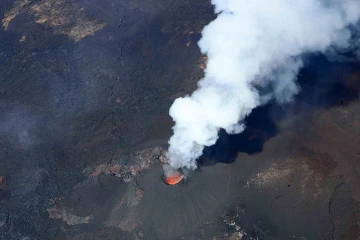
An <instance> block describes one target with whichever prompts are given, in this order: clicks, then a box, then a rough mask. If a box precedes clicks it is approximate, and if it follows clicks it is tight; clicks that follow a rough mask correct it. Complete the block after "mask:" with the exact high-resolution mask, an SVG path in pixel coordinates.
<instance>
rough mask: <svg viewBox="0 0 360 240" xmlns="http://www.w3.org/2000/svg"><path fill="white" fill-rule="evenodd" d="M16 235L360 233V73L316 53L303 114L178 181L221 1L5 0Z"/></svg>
mask: <svg viewBox="0 0 360 240" xmlns="http://www.w3.org/2000/svg"><path fill="white" fill-rule="evenodd" d="M0 16H1V17H2V22H1V24H2V28H1V29H0V44H1V46H0V93H1V94H0V112H1V114H0V239H6V240H12V239H16V240H18V239H21V240H26V239H41V240H43V239H44V240H45V239H54V240H55V239H59V240H60V239H69V240H70V239H73V240H75V239H76V240H82V239H84V240H90V239H96V240H98V239H104V240H105V239H109V240H110V239H126V240H128V239H150V240H151V239H154V240H155V239H156V240H159V239H214V240H215V239H216V240H220V239H224V240H225V239H231V240H235V239H326V240H328V239H349V240H354V239H358V238H360V234H359V233H360V229H359V228H360V226H359V219H360V216H359V210H360V205H359V201H360V190H359V187H358V186H359V184H360V175H359V172H360V151H359V150H358V146H359V144H360V137H359V136H360V100H359V98H358V96H359V92H360V72H359V63H357V62H356V61H348V60H347V61H342V62H336V63H330V62H328V61H327V60H326V59H323V58H322V57H320V56H314V57H313V58H309V60H308V62H307V67H306V68H305V69H304V70H303V71H302V72H301V74H300V76H299V83H300V85H301V88H302V92H301V93H300V95H299V96H298V97H297V98H296V100H295V101H294V103H292V104H290V105H288V106H278V105H277V104H275V103H270V104H269V105H267V106H264V107H262V108H259V109H257V110H255V111H254V112H253V113H252V114H251V115H250V116H249V117H248V118H247V126H248V128H247V130H246V131H245V132H243V133H242V134H239V135H235V136H229V135H226V134H225V133H221V134H220V137H219V140H218V143H217V144H216V145H215V146H213V147H210V148H207V149H205V151H204V155H203V156H202V157H201V158H200V159H199V168H198V169H197V170H195V171H190V172H187V173H186V178H185V179H184V180H183V181H182V182H181V183H180V184H178V185H175V186H168V185H166V184H164V182H163V181H162V174H163V171H162V164H163V163H165V162H166V161H167V160H166V157H165V151H166V148H167V140H168V138H169V137H170V135H171V127H172V125H173V123H172V121H171V119H170V117H169V116H168V109H169V107H170V105H171V103H172V101H173V100H174V99H175V98H177V97H179V96H183V95H185V94H188V93H190V92H192V91H193V90H194V89H195V88H196V83H197V81H198V80H199V79H200V78H201V76H202V74H203V69H204V64H205V61H206V57H204V56H202V55H201V54H200V52H199V50H198V47H197V45H196V43H197V41H198V39H199V38H200V32H201V29H202V28H203V27H204V26H205V25H206V24H208V23H209V22H210V21H211V20H212V19H214V17H215V16H214V15H213V9H212V7H211V4H210V2H209V1H203V0H196V1H186V0H185V1H173V0H164V1H154V0H142V1H140V0H131V1H122V0H115V1H114V0H108V1H98V0H90V1H67V0H55V1H48V0H33V1H30V0H20V1H18V0H4V1H3V2H2V4H1V6H0Z"/></svg>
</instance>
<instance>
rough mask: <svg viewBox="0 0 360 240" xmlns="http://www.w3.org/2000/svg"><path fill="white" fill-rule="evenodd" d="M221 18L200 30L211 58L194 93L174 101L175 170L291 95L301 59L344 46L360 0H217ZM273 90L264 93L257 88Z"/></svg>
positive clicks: (172, 156) (193, 164) (204, 50)
mask: <svg viewBox="0 0 360 240" xmlns="http://www.w3.org/2000/svg"><path fill="white" fill-rule="evenodd" d="M212 4H213V5H214V6H215V13H217V18H216V19H215V20H214V21H212V22H211V23H210V24H209V25H207V26H206V27H205V28H204V29H203V31H202V38H201V39H200V41H199V43H198V45H199V47H200V49H201V52H202V53H203V54H206V55H207V56H208V61H207V67H206V70H205V76H204V78H203V79H201V80H200V82H199V83H198V89H197V90H196V91H195V92H194V93H193V94H192V95H191V96H185V97H183V98H178V99H176V100H175V102H174V103H173V105H172V106H171V108H170V115H171V117H172V118H173V120H174V121H175V126H174V127H173V131H174V134H173V136H172V137H171V138H170V140H169V144H170V146H169V151H168V158H169V164H170V166H171V167H172V168H174V169H178V168H184V167H185V168H189V169H195V168H196V159H197V158H198V157H199V156H201V154H202V151H203V149H204V147H205V146H211V145H213V144H215V142H216V140H217V138H218V132H219V130H220V129H225V130H226V131H227V132H228V133H240V132H242V131H243V130H244V128H245V126H244V124H243V120H244V118H245V117H246V116H247V115H248V114H249V113H250V112H251V111H252V110H253V109H254V108H256V107H257V106H259V105H261V104H262V103H264V102H266V101H269V100H270V99H276V100H277V101H278V102H280V103H283V102H288V101H291V100H292V97H293V96H294V94H297V93H298V92H299V87H298V86H297V84H296V76H297V74H298V72H299V70H300V68H301V67H302V66H303V62H302V56H303V55H304V54H308V53H323V54H325V53H326V51H327V50H328V49H329V48H347V47H349V42H350V39H351V32H350V30H349V29H348V27H349V26H351V25H355V24H357V22H358V20H359V17H360V1H359V0H212ZM259 87H268V88H271V89H272V92H271V93H270V94H269V93H267V94H266V95H262V94H260V93H259V91H258V90H257V88H259Z"/></svg>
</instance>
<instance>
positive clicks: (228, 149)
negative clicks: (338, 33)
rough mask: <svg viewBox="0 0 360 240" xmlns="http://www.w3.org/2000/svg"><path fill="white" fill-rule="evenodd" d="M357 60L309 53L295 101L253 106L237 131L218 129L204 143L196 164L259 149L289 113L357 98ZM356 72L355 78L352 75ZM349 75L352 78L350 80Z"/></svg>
mask: <svg viewBox="0 0 360 240" xmlns="http://www.w3.org/2000/svg"><path fill="white" fill-rule="evenodd" d="M356 69H359V62H340V63H339V62H337V63H334V62H330V61H328V60H327V59H326V58H325V57H324V56H320V55H317V56H311V57H309V58H308V59H307V60H306V67H305V68H303V69H302V70H301V71H300V73H299V75H298V81H297V82H298V84H299V87H300V89H301V92H300V93H299V94H298V95H297V96H296V97H295V99H294V101H293V102H292V103H290V104H287V105H279V104H277V103H275V102H274V101H272V102H269V103H268V104H267V105H265V106H261V107H258V108H256V109H254V110H253V111H252V112H251V114H250V115H249V116H248V117H247V118H246V119H245V123H246V129H245V130H244V131H243V132H242V133H240V134H236V135H229V134H227V133H226V132H225V131H224V130H221V131H220V132H219V138H218V140H217V142H216V144H215V145H213V146H210V147H206V148H205V149H204V152H203V155H202V156H201V157H200V158H199V159H198V161H197V162H198V166H199V167H201V166H208V165H214V164H216V163H227V164H228V163H232V162H234V161H235V160H236V157H237V155H238V153H241V152H242V153H247V154H249V155H252V154H256V153H259V152H261V151H262V150H263V147H264V144H265V143H266V142H267V141H268V140H270V139H271V138H273V137H274V136H276V134H278V133H279V128H278V123H279V122H280V121H281V120H284V118H286V117H288V116H289V115H290V113H291V114H292V115H294V114H300V113H304V112H311V111H314V110H316V109H324V108H325V109H326V108H332V107H336V106H346V105H348V104H350V103H351V102H352V101H355V100H357V99H358V98H359V89H360V88H359V87H358V86H360V73H356V72H357V70H356ZM354 73H355V78H354ZM350 76H352V79H351V80H349V79H350V78H351V77H350Z"/></svg>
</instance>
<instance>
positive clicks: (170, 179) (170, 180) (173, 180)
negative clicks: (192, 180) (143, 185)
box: [164, 172, 184, 185]
mask: <svg viewBox="0 0 360 240" xmlns="http://www.w3.org/2000/svg"><path fill="white" fill-rule="evenodd" d="M183 178H184V175H182V174H181V173H179V172H177V173H175V174H172V175H168V176H166V177H165V179H164V180H165V182H166V183H167V184H169V185H176V184H178V183H179V182H180V181H181V180H182V179H183Z"/></svg>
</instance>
